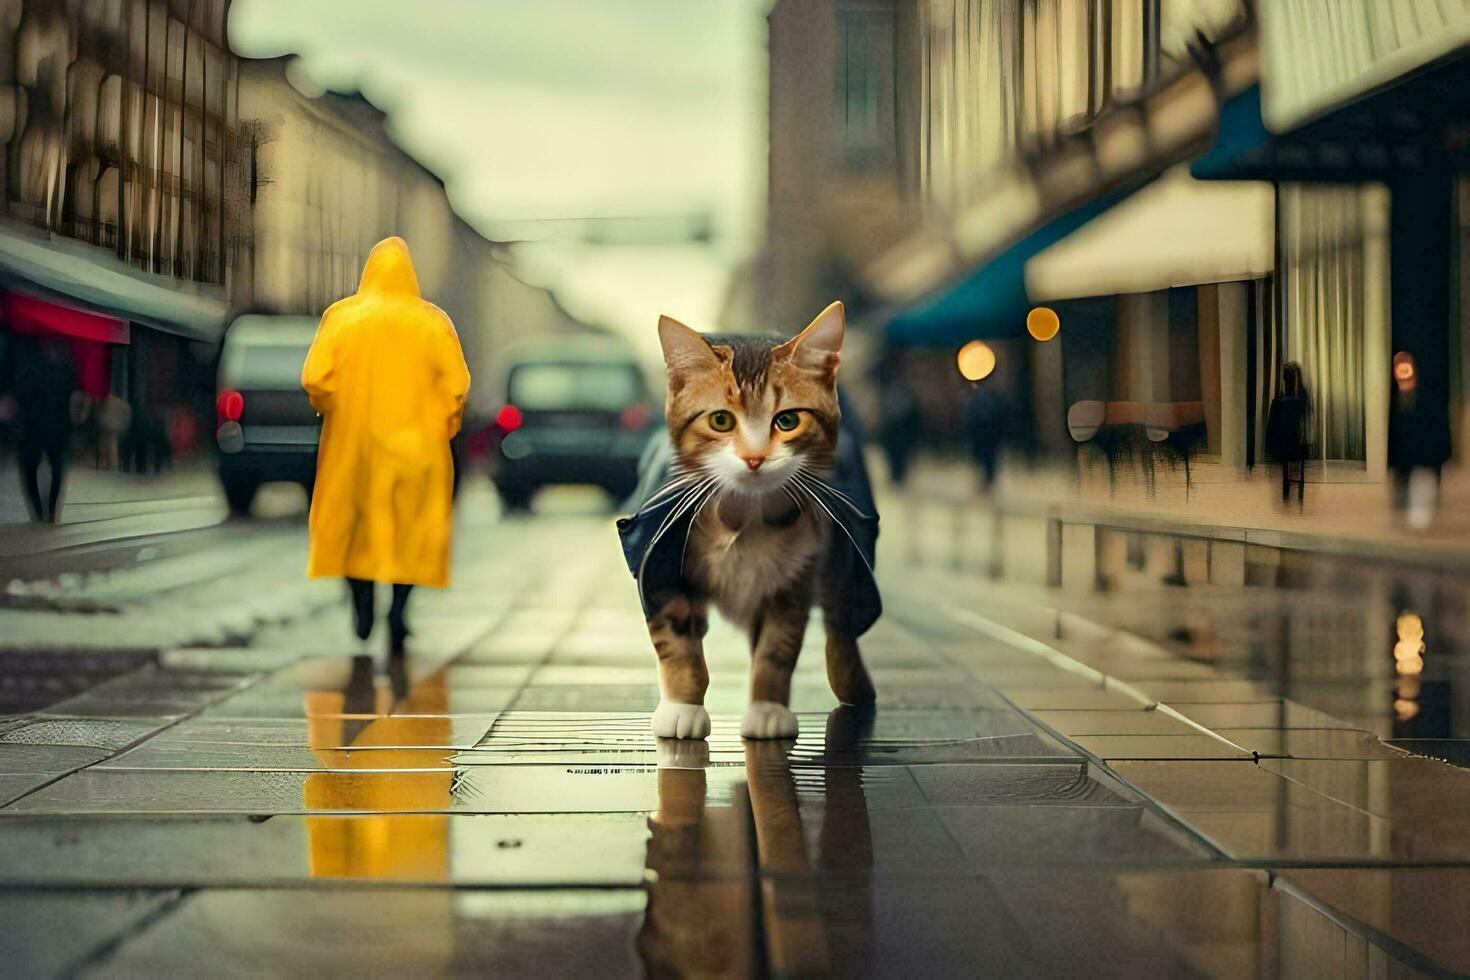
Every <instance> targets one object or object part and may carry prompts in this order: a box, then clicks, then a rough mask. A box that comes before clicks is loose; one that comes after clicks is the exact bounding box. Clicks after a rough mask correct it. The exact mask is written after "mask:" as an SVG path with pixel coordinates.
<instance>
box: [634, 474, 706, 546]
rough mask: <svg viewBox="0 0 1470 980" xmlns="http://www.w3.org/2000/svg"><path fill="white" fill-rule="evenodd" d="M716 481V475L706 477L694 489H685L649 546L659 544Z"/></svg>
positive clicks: (655, 532)
mask: <svg viewBox="0 0 1470 980" xmlns="http://www.w3.org/2000/svg"><path fill="white" fill-rule="evenodd" d="M714 483H715V478H714V477H706V478H705V479H704V480H702V481H700V482H699V483H698V484H697V485H695V486H694V487H693V488H692V489H689V490H685V491H684V493H683V494H682V495H680V496H679V497H678V498H677V500H676V502H675V503H674V505H673V507H672V509H671V510H670V511H669V513H668V514H666V515H665V516H664V519H663V521H662V522H661V523H660V524H659V526H658V530H656V531H654V532H653V538H652V539H651V540H650V542H649V547H650V548H651V547H653V546H654V545H655V544H657V543H658V541H659V539H660V538H662V537H663V536H664V534H665V533H666V532H667V531H668V530H669V528H671V527H673V526H674V525H675V524H677V523H678V522H679V518H681V517H683V516H684V514H685V513H686V512H687V511H688V510H689V508H690V507H691V506H692V505H693V504H694V501H695V500H696V499H697V498H698V497H699V495H700V493H701V491H703V490H706V489H708V488H710V487H711V486H713V484H714Z"/></svg>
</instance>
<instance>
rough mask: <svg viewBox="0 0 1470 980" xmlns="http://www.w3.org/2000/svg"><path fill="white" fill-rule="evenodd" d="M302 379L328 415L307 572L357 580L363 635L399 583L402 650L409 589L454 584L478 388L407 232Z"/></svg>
mask: <svg viewBox="0 0 1470 980" xmlns="http://www.w3.org/2000/svg"><path fill="white" fill-rule="evenodd" d="M301 384H302V386H303V387H304V388H305V389H306V391H307V394H308V395H309V396H310V397H311V403H312V405H313V406H314V407H315V408H316V410H317V411H318V412H320V413H321V415H322V419H323V424H322V435H321V448H320V451H319V454H318V462H317V471H316V485H315V489H314V491H313V493H312V498H311V519H310V528H311V549H310V555H309V557H308V560H307V574H308V575H309V576H311V577H312V578H334V577H338V576H341V577H345V578H346V579H347V581H348V585H349V587H350V589H351V592H352V599H353V602H352V608H353V614H354V619H355V628H356V632H357V636H358V638H359V639H362V640H366V639H367V638H368V636H369V635H371V633H372V629H373V585H374V583H375V582H387V583H391V584H392V586H393V604H392V606H391V607H390V609H389V611H388V630H389V649H390V650H391V651H392V652H393V653H394V654H395V655H397V654H401V653H403V652H404V642H405V640H406V638H407V636H408V635H409V629H408V622H407V605H408V597H409V591H410V589H412V587H413V586H415V585H427V586H431V587H436V588H444V587H445V586H447V585H448V584H449V545H450V533H451V525H452V521H453V500H452V493H453V481H454V462H453V459H452V458H451V451H450V440H451V439H452V438H453V437H454V436H455V434H456V433H457V432H458V431H459V425H460V420H461V417H462V415H463V412H464V403H465V395H466V393H467V392H468V390H469V385H470V375H469V370H468V368H467V367H466V366H465V360H464V354H463V352H462V351H461V350H460V346H459V337H458V335H457V334H456V333H455V331H454V325H453V324H452V323H450V321H449V318H448V317H447V316H445V315H444V312H443V311H442V310H440V309H439V308H438V307H436V306H434V305H433V304H432V303H429V302H426V301H425V300H424V299H422V298H421V297H420V295H419V285H418V277H417V275H416V274H415V273H414V269H413V262H412V260H411V259H410V258H409V254H408V245H407V244H406V243H405V242H404V241H403V239H401V238H396V237H395V238H388V239H385V240H383V241H381V242H379V243H378V244H377V245H376V246H374V248H373V251H372V254H370V255H369V256H368V260H367V264H366V266H365V267H364V268H363V271H362V281H361V283H360V284H359V286H358V288H357V292H356V293H354V294H353V295H351V296H349V297H347V298H346V299H343V300H341V301H339V302H337V303H334V304H333V305H332V306H331V307H330V308H329V309H328V310H327V312H326V313H325V314H324V315H323V316H322V322H321V325H320V326H319V327H318V328H317V334H316V339H315V340H314V341H313V342H312V345H311V350H310V351H309V352H308V353H307V356H306V365H305V367H304V368H303V369H302V373H301Z"/></svg>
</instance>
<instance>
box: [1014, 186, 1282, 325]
mask: <svg viewBox="0 0 1470 980" xmlns="http://www.w3.org/2000/svg"><path fill="white" fill-rule="evenodd" d="M1274 216H1275V193H1274V191H1273V189H1272V187H1271V185H1270V184H1265V183H1260V182H1254V181H1240V182H1229V183H1223V182H1202V181H1197V180H1192V179H1190V176H1189V173H1188V169H1187V168H1185V167H1178V168H1175V169H1174V170H1172V171H1170V172H1169V173H1168V174H1166V175H1165V176H1164V177H1162V178H1160V179H1159V180H1157V181H1154V182H1153V183H1152V184H1150V185H1149V186H1147V187H1145V188H1143V189H1142V190H1140V191H1138V192H1137V193H1136V194H1134V195H1133V196H1131V197H1130V198H1128V199H1127V200H1125V201H1122V202H1120V203H1119V204H1117V205H1116V206H1115V207H1113V208H1112V209H1110V210H1109V211H1108V212H1107V213H1106V214H1104V215H1102V216H1101V217H1099V218H1098V219H1097V220H1095V221H1093V222H1091V223H1089V224H1088V225H1087V226H1086V227H1083V228H1081V229H1080V230H1079V231H1077V232H1076V233H1074V234H1072V235H1069V236H1068V237H1067V238H1066V239H1065V240H1063V241H1060V242H1058V243H1057V244H1055V245H1053V246H1051V247H1050V248H1048V249H1046V250H1045V251H1043V252H1041V253H1039V254H1037V255H1036V256H1035V257H1033V258H1032V259H1031V260H1030V261H1028V262H1027V263H1026V271H1025V286H1026V296H1027V300H1028V302H1030V303H1041V302H1047V301H1050V300H1060V299H1072V298H1075V297H1079V296H1106V295H1110V294H1113V293H1143V292H1151V291H1153V290H1157V289H1169V288H1172V287H1175V286H1195V285H1199V284H1200V283H1208V282H1231V281H1235V280H1243V279H1257V278H1261V277H1263V276H1266V275H1269V274H1270V272H1271V270H1272V269H1273V268H1274V266H1275V230H1274Z"/></svg>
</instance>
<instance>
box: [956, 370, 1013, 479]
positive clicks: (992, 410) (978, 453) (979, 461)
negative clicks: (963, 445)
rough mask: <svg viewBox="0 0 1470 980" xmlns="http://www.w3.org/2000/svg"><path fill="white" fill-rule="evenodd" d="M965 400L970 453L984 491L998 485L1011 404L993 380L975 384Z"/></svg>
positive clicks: (965, 429)
mask: <svg viewBox="0 0 1470 980" xmlns="http://www.w3.org/2000/svg"><path fill="white" fill-rule="evenodd" d="M974 388H975V390H974V392H973V393H972V394H971V395H970V400H969V401H967V402H966V403H965V411H964V432H965V441H966V442H967V443H968V444H969V449H970V455H971V457H972V458H973V459H974V460H975V465H976V466H978V467H979V469H980V489H981V492H983V493H986V494H989V493H990V492H991V491H992V490H993V489H994V487H995V479H996V474H997V473H998V471H999V468H1000V451H1001V449H1002V448H1003V447H1004V445H1005V441H1006V431H1007V423H1008V421H1009V418H1008V416H1009V410H1010V406H1009V404H1008V401H1007V399H1006V396H1005V392H1003V391H1002V390H1001V389H1000V388H999V387H998V386H997V385H996V383H995V381H994V380H993V379H991V380H989V381H981V382H979V383H978V384H976V385H974Z"/></svg>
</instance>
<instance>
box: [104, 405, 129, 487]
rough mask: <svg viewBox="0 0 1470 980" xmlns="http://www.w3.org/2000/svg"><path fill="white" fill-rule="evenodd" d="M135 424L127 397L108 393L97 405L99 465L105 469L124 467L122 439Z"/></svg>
mask: <svg viewBox="0 0 1470 980" xmlns="http://www.w3.org/2000/svg"><path fill="white" fill-rule="evenodd" d="M132 424H133V409H132V406H131V405H129V404H128V402H127V399H125V398H121V397H119V396H118V395H108V396H107V397H106V398H104V399H102V401H101V402H100V403H99V404H98V405H97V465H98V466H99V467H100V468H102V469H104V470H120V469H122V468H123V459H122V451H121V447H122V440H123V436H124V434H126V433H127V431H128V429H130V428H131V427H132Z"/></svg>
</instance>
